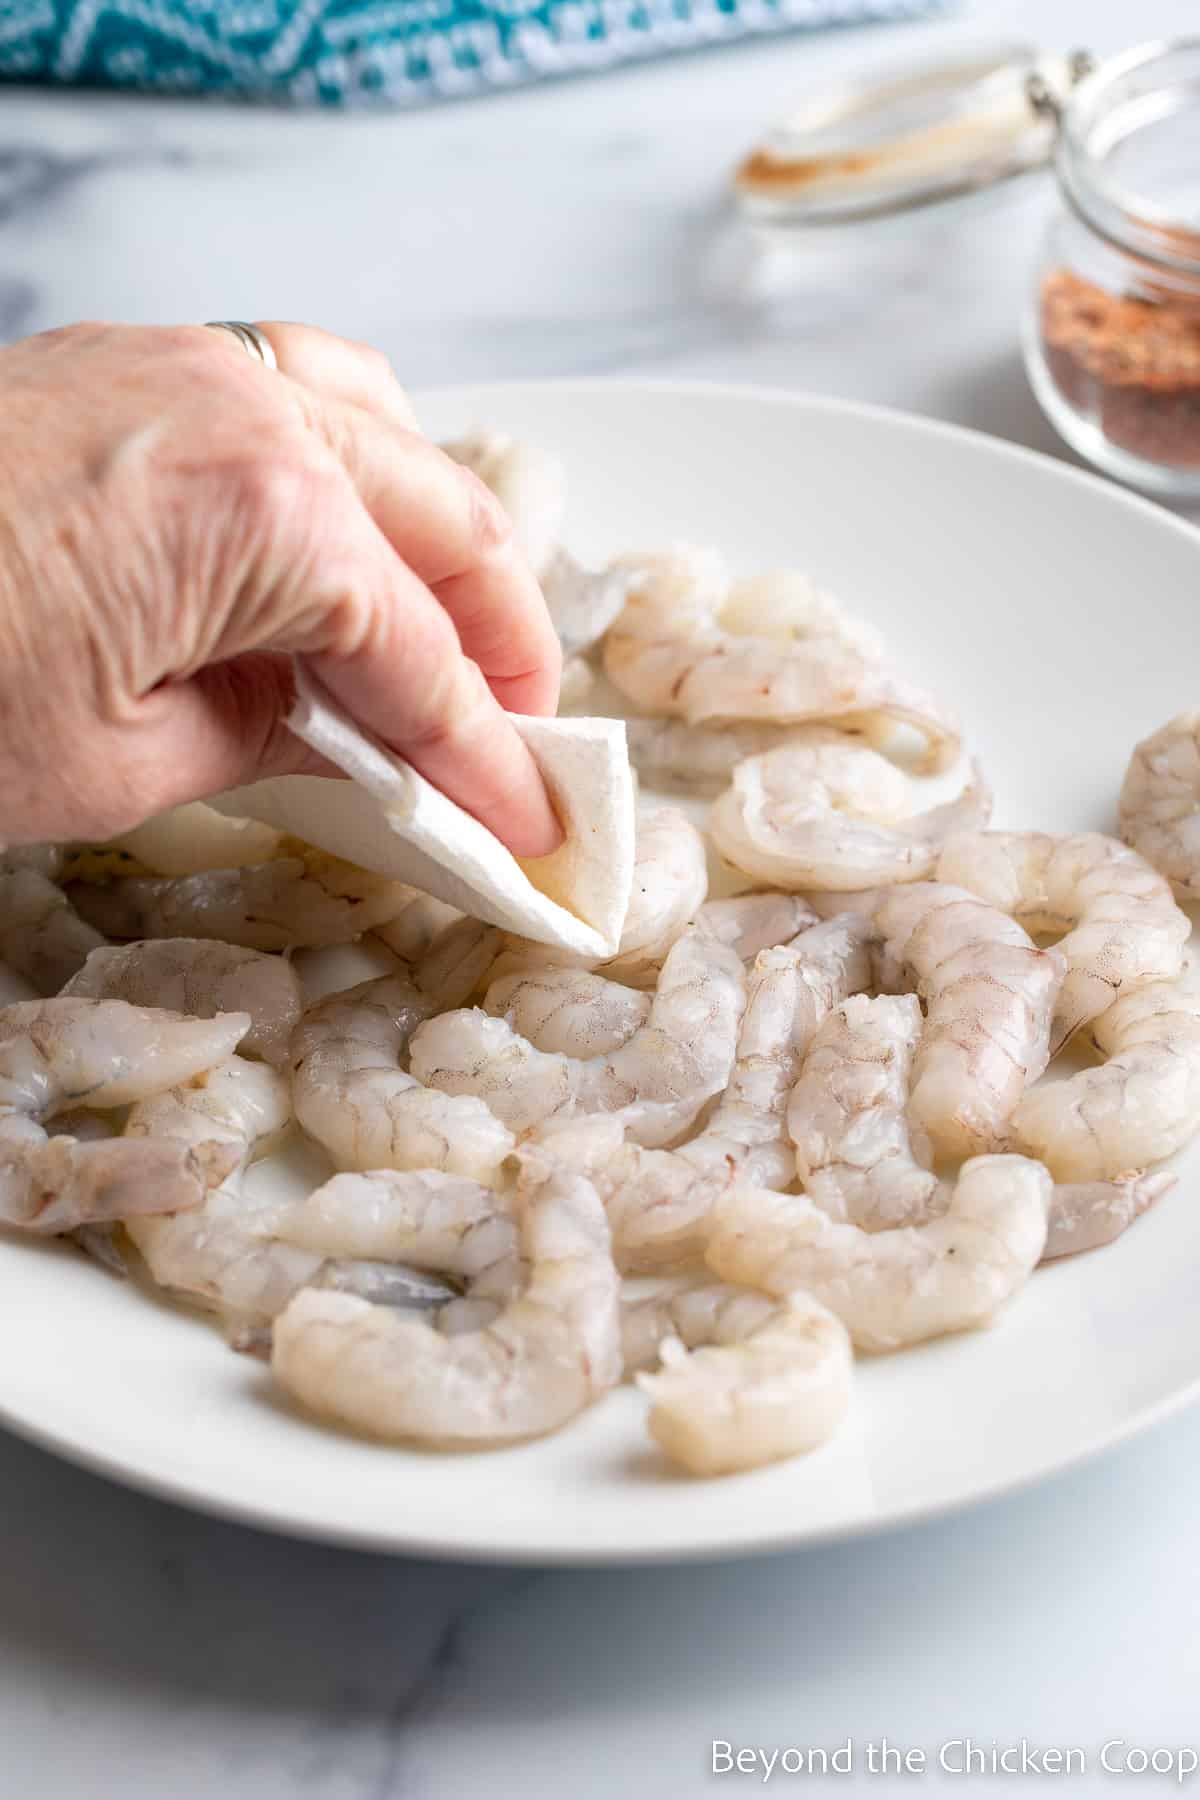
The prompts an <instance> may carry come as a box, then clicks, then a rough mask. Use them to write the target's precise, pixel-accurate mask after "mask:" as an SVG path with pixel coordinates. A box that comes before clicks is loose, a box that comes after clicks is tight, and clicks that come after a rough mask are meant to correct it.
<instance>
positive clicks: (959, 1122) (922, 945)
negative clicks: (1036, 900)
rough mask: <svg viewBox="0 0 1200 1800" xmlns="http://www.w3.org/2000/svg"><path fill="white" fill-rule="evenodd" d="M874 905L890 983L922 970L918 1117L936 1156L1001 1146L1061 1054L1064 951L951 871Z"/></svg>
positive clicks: (912, 1108)
mask: <svg viewBox="0 0 1200 1800" xmlns="http://www.w3.org/2000/svg"><path fill="white" fill-rule="evenodd" d="M874 916H875V923H876V926H877V928H878V929H879V931H880V932H881V933H882V935H883V938H884V945H883V964H882V970H881V974H882V981H881V985H882V986H884V987H885V988H893V987H895V986H896V985H897V983H898V981H899V980H901V979H908V980H911V981H915V984H916V990H917V993H918V994H919V995H920V997H921V999H922V1000H923V1001H924V1003H925V1029H924V1031H923V1033H922V1035H921V1042H920V1044H919V1045H918V1047H917V1052H916V1056H915V1058H914V1063H913V1086H912V1093H911V1096H910V1099H909V1117H910V1118H911V1120H912V1122H913V1124H914V1126H915V1127H916V1128H917V1130H918V1131H919V1132H921V1133H923V1134H924V1135H925V1136H927V1137H928V1138H929V1140H930V1142H931V1143H932V1146H933V1151H934V1154H935V1156H945V1157H964V1156H972V1155H975V1154H977V1153H978V1152H980V1151H991V1150H996V1149H999V1148H1001V1147H1002V1146H1003V1144H1004V1143H1005V1142H1006V1141H1007V1135H1008V1121H1009V1119H1010V1117H1011V1115H1012V1111H1013V1108H1014V1107H1015V1106H1016V1105H1017V1102H1018V1101H1019V1100H1020V1098H1021V1095H1022V1093H1023V1092H1024V1090H1025V1088H1026V1086H1027V1085H1028V1083H1030V1082H1032V1081H1035V1080H1036V1079H1037V1077H1038V1076H1039V1075H1040V1074H1041V1073H1042V1071H1043V1069H1044V1068H1045V1067H1046V1064H1047V1062H1048V1060H1049V1056H1050V1018H1051V1013H1052V1011H1053V1007H1054V1002H1055V999H1056V997H1057V994H1058V989H1059V985H1060V983H1061V980H1062V974H1063V968H1064V962H1063V958H1062V956H1061V955H1060V954H1059V952H1058V951H1057V950H1039V949H1037V947H1036V946H1035V945H1034V944H1033V942H1032V941H1031V939H1030V938H1029V937H1028V936H1027V935H1026V933H1025V932H1024V931H1023V930H1022V929H1021V927H1020V926H1019V925H1018V924H1017V923H1016V921H1015V920H1013V919H1011V918H1009V916H1008V914H1007V913H1004V912H1001V911H1000V910H999V909H998V908H997V907H994V906H988V905H987V904H985V902H983V901H982V900H979V899H978V898H976V896H975V895H974V894H969V893H968V892H967V891H966V890H965V889H964V888H959V887H950V886H948V885H946V884H945V883H942V882H933V881H916V882H910V883H908V884H906V885H904V886H901V887H896V888H891V889H887V890H885V893H884V896H883V898H882V900H881V901H879V903H878V904H877V905H876V907H875V912H874Z"/></svg>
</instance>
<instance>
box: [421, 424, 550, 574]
mask: <svg viewBox="0 0 1200 1800" xmlns="http://www.w3.org/2000/svg"><path fill="white" fill-rule="evenodd" d="M442 449H443V450H444V451H445V452H446V455H447V456H451V457H453V458H454V461H455V462H457V463H462V465H463V467H464V468H467V469H470V471H471V473H472V474H473V475H478V477H479V479H480V481H482V482H484V483H486V485H487V486H488V487H489V488H491V490H492V492H493V494H494V495H495V496H496V498H497V500H498V501H499V502H500V504H501V506H502V507H503V508H504V510H505V512H506V513H507V514H508V516H509V518H510V519H511V520H512V526H513V534H514V536H515V538H516V541H517V544H518V546H519V547H520V549H521V550H522V551H523V553H524V555H525V559H526V561H527V562H528V563H529V565H530V567H531V568H532V570H533V572H534V574H535V575H538V576H540V575H541V574H542V572H543V570H544V569H545V568H546V567H547V565H548V563H549V562H550V559H551V557H552V556H553V554H554V548H555V545H556V544H557V542H558V534H559V531H560V529H561V527H562V522H563V514H564V513H565V511H566V507H567V476H566V471H565V469H564V468H563V465H562V463H561V462H560V461H559V459H558V457H557V456H553V455H551V453H550V452H549V451H548V450H543V449H540V448H539V446H538V445H536V444H529V443H526V442H525V441H524V439H522V438H515V437H511V436H510V435H509V434H508V433H507V432H503V431H473V432H471V433H470V434H469V435H468V436H467V437H463V438H457V439H454V440H453V441H451V442H448V443H444V444H443V445H442Z"/></svg>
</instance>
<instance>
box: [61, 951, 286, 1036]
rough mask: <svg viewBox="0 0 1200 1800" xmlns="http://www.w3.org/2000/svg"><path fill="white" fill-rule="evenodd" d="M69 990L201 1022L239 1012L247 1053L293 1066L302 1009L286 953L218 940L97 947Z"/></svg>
mask: <svg viewBox="0 0 1200 1800" xmlns="http://www.w3.org/2000/svg"><path fill="white" fill-rule="evenodd" d="M63 993H64V995H76V996H78V997H80V998H83V999H90V1000H128V1001H129V1002H130V1004H131V1005H133V1006H163V1007H167V1008H169V1009H170V1010H171V1011H173V1012H180V1013H187V1014H188V1015H189V1016H190V1017H191V1018H195V1019H211V1018H212V1017H213V1016H214V1015H215V1014H217V1013H221V1012H232V1011H234V1010H235V1009H237V1008H239V1007H240V1008H241V1009H242V1010H243V1011H245V1012H247V1013H249V1015H250V1021H251V1023H250V1029H249V1031H248V1032H247V1033H246V1035H245V1037H244V1038H243V1039H242V1041H241V1044H240V1046H239V1049H240V1050H241V1053H242V1054H243V1055H250V1056H261V1057H262V1059H263V1061H264V1062H269V1063H277V1064H278V1063H283V1062H286V1061H287V1047H288V1039H289V1038H290V1037H291V1034H292V1031H293V1029H294V1028H295V1025H296V1021H297V1020H298V1019H299V1017H300V1008H301V1004H302V996H301V990H300V980H299V977H298V976H297V974H296V971H295V970H294V969H293V968H292V966H291V964H290V963H288V962H285V961H284V959H283V958H282V957H281V956H264V955H263V954H262V953H261V951H258V950H242V949H239V948H237V946H236V945H233V944H221V943H217V942H216V941H215V940H214V939H212V938H151V939H149V940H148V941H145V942H142V943H139V944H124V945H121V946H120V947H111V948H105V949H103V950H93V951H92V953H91V955H90V956H89V957H88V959H87V962H86V964H85V965H84V967H83V968H82V969H81V970H80V971H79V973H78V974H77V975H75V976H74V977H73V978H72V979H71V980H70V981H69V982H68V983H67V985H66V987H65V988H64V989H63Z"/></svg>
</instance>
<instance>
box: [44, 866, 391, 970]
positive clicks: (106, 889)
mask: <svg viewBox="0 0 1200 1800" xmlns="http://www.w3.org/2000/svg"><path fill="white" fill-rule="evenodd" d="M398 890H399V896H401V897H399V898H398ZM406 891H407V890H406V889H404V888H403V887H402V884H401V883H399V882H395V881H388V880H387V879H385V877H384V876H382V875H372V874H370V873H369V872H368V871H367V870H365V869H357V868H355V867H354V865H353V864H352V863H347V862H342V861H340V860H339V858H337V857H336V856H326V855H325V854H324V852H322V851H317V850H310V849H308V848H307V847H306V846H305V847H303V853H302V854H301V853H300V847H297V850H296V853H295V854H289V855H287V856H279V857H276V858H275V860H274V861H272V862H267V863H258V864H253V865H249V866H247V867H244V868H236V869H213V870H209V871H206V872H204V873H202V874H198V875H181V876H176V877H159V876H137V875H130V876H123V877H120V878H118V879H117V880H115V881H109V882H105V883H102V884H99V885H93V884H92V883H90V882H87V881H73V882H71V883H70V885H69V887H68V889H67V898H68V899H69V900H70V901H71V903H72V905H73V906H74V907H75V908H76V910H77V911H78V912H80V913H81V914H82V915H83V917H84V918H85V919H87V920H88V921H89V922H90V923H91V924H93V925H95V926H96V927H97V929H98V930H100V931H103V932H104V933H105V934H106V935H107V936H108V937H115V938H153V937H205V938H219V939H221V940H222V942H224V943H227V944H239V945H241V946H242V947H243V948H245V949H247V950H287V949H289V948H293V947H295V948H299V947H301V946H314V945H321V944H346V943H349V942H350V941H351V940H352V939H353V938H356V937H358V936H359V935H360V934H361V933H362V932H364V931H370V930H372V929H373V928H374V927H375V926H378V925H382V924H385V923H386V922H387V920H389V919H391V918H394V917H395V915H396V912H397V907H398V904H399V905H402V904H403V899H402V895H403V894H404V893H405V892H406Z"/></svg>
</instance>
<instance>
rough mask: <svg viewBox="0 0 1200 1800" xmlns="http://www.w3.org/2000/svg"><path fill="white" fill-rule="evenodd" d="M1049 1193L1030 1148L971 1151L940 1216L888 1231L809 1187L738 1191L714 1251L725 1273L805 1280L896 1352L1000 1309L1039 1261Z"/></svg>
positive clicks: (723, 1214)
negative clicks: (856, 1221)
mask: <svg viewBox="0 0 1200 1800" xmlns="http://www.w3.org/2000/svg"><path fill="white" fill-rule="evenodd" d="M1050 1197H1051V1181H1050V1176H1049V1175H1048V1174H1047V1172H1046V1170H1045V1169H1044V1168H1043V1167H1042V1165H1041V1164H1040V1163H1036V1162H1032V1161H1030V1160H1029V1159H1027V1158H1026V1157H1023V1156H977V1157H973V1158H972V1159H971V1160H970V1161H969V1162H966V1163H964V1164H963V1167H962V1169H961V1171H960V1173H959V1177H958V1182H957V1185H956V1187H955V1189H954V1194H953V1197H952V1198H951V1200H950V1203H949V1206H948V1207H947V1209H946V1211H945V1212H944V1213H943V1214H942V1215H941V1217H939V1218H935V1219H932V1220H930V1221H928V1222H927V1223H926V1224H924V1225H907V1226H900V1227H897V1228H896V1229H893V1230H890V1231H874V1232H868V1231H862V1230H860V1229H859V1227H858V1226H856V1225H844V1224H839V1223H837V1222H836V1221H835V1220H833V1219H831V1218H830V1217H829V1215H828V1214H827V1213H825V1212H822V1210H821V1209H820V1207H818V1206H816V1205H815V1204H814V1203H813V1201H812V1200H810V1199H809V1197H808V1196H807V1195H795V1194H778V1193H772V1192H770V1191H769V1190H768V1189H766V1188H749V1187H743V1188H735V1189H734V1190H733V1191H732V1192H731V1193H730V1194H729V1195H728V1196H727V1197H726V1198H725V1200H723V1201H722V1203H721V1206H720V1208H719V1209H718V1214H717V1219H716V1225H715V1230H714V1232H713V1235H712V1238H711V1240H710V1242H709V1246H708V1251H707V1259H708V1263H709V1266H710V1268H712V1269H713V1270H715V1272H716V1273H717V1274H718V1275H720V1276H721V1277H722V1279H723V1280H726V1281H735V1282H744V1283H746V1284H747V1285H749V1286H752V1287H759V1288H762V1289H763V1290H764V1291H765V1292H766V1293H768V1294H788V1293H790V1292H792V1291H793V1290H794V1289H797V1288H801V1289H803V1290H804V1291H805V1292H806V1293H807V1294H810V1295H812V1296H813V1297H814V1298H815V1299H817V1300H820V1301H822V1302H823V1303H824V1304H825V1305H826V1306H828V1307H829V1308H830V1310H831V1311H832V1312H835V1313H836V1314H837V1315H838V1317H839V1318H840V1319H841V1320H842V1322H843V1324H844V1325H845V1326H846V1328H847V1330H848V1331H849V1333H850V1335H851V1337H852V1338H853V1340H854V1342H855V1344H856V1345H858V1346H859V1348H860V1349H863V1350H896V1349H899V1348H900V1347H901V1346H902V1345H905V1344H914V1343H918V1342H920V1341H921V1340H922V1339H924V1338H931V1337H939V1336H941V1335H942V1334H943V1333H944V1332H949V1331H964V1330H967V1329H969V1328H970V1327H972V1326H975V1325H983V1324H985V1323H986V1322H987V1321H988V1320H989V1319H990V1318H992V1317H993V1315H994V1314H995V1313H996V1312H997V1311H998V1309H999V1308H1000V1307H1001V1306H1002V1305H1003V1304H1004V1302H1005V1301H1006V1300H1008V1299H1009V1298H1010V1297H1011V1296H1012V1295H1013V1294H1015V1293H1016V1292H1017V1291H1018V1290H1019V1289H1020V1288H1021V1287H1023V1286H1024V1285H1025V1282H1026V1281H1027V1279H1028V1277H1029V1275H1030V1274H1031V1272H1032V1271H1033V1269H1034V1268H1035V1267H1036V1265H1037V1263H1038V1261H1039V1260H1040V1258H1041V1255H1042V1252H1043V1250H1044V1248H1045V1244H1046V1222H1047V1212H1048V1208H1049V1205H1050Z"/></svg>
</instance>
